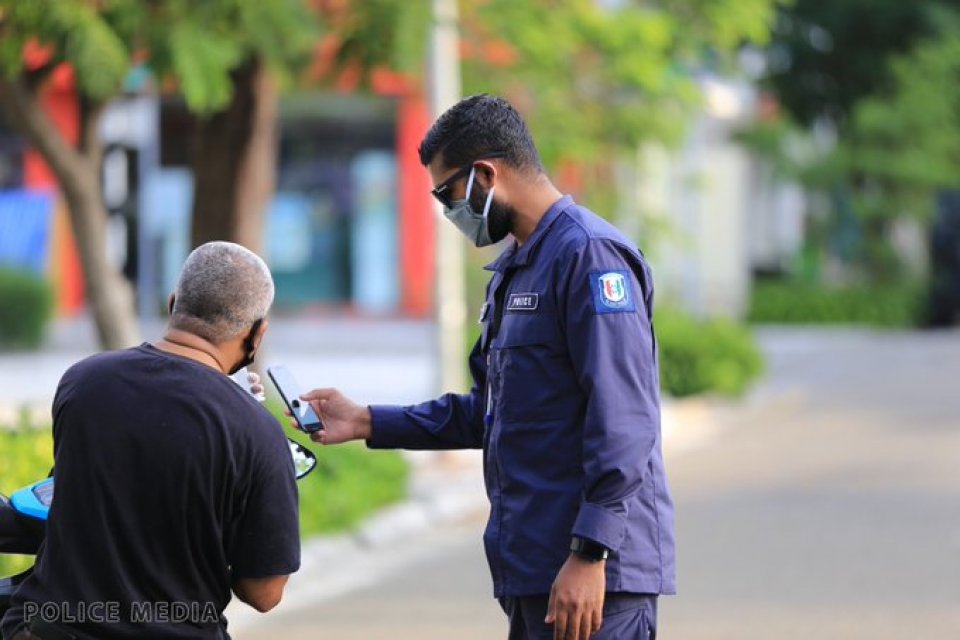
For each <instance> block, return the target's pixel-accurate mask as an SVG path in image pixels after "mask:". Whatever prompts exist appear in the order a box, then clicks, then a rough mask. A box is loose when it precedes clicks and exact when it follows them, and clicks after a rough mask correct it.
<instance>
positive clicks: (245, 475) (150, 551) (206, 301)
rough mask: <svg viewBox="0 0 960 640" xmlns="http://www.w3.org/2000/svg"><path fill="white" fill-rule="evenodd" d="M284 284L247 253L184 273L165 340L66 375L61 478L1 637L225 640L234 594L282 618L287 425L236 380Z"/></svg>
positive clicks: (205, 257) (290, 482)
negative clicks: (278, 609) (277, 286)
mask: <svg viewBox="0 0 960 640" xmlns="http://www.w3.org/2000/svg"><path fill="white" fill-rule="evenodd" d="M273 294H274V289H273V280H272V279H271V277H270V272H269V271H268V269H267V266H266V265H265V264H264V262H263V261H262V260H261V259H260V258H258V257H257V256H256V255H254V254H253V253H251V252H250V251H248V250H247V249H245V248H243V247H241V246H239V245H236V244H231V243H227V242H211V243H209V244H205V245H203V246H201V247H199V248H197V249H196V250H195V251H194V252H193V253H191V254H190V256H189V257H188V258H187V261H186V263H185V264H184V267H183V271H182V273H181V275H180V280H179V282H178V283H177V289H176V292H175V293H174V294H172V295H171V299H170V309H171V319H170V324H169V328H168V330H167V332H166V334H165V335H164V336H163V338H162V339H160V340H158V341H157V342H156V343H155V344H143V345H141V346H139V347H134V348H131V349H126V350H121V351H113V352H108V353H102V354H99V355H95V356H93V357H90V358H87V359H85V360H83V361H81V362H79V363H77V364H76V365H74V366H73V367H71V368H70V369H69V370H68V371H67V372H66V374H64V376H63V378H62V379H61V381H60V385H59V387H58V389H57V393H56V397H55V399H54V402H53V444H54V464H55V475H56V479H57V484H56V492H55V496H54V500H53V505H52V507H51V509H50V515H49V521H48V523H47V537H46V541H45V543H44V546H43V547H41V549H40V552H39V554H38V555H37V562H36V568H35V571H34V573H33V575H32V576H31V577H30V578H29V579H28V580H27V581H26V582H24V583H23V585H21V587H20V589H19V590H18V591H17V593H16V594H15V595H14V597H13V604H12V608H11V609H10V611H9V612H8V613H7V615H6V616H5V617H4V619H3V623H2V631H3V638H4V639H9V638H15V639H17V640H20V639H21V638H23V639H28V638H77V639H79V640H86V639H90V638H97V639H110V638H141V639H142V638H228V637H229V636H228V635H227V631H226V627H227V622H226V620H225V619H224V617H223V610H224V607H226V605H227V603H228V602H229V600H230V597H231V596H230V591H231V588H232V590H233V593H235V594H236V595H237V597H239V598H240V599H241V600H243V601H244V602H246V603H248V604H249V605H251V606H252V607H254V608H255V609H257V610H259V611H267V610H269V609H271V608H273V607H274V606H275V605H276V604H277V603H278V602H279V601H280V598H281V597H282V595H283V588H284V585H285V584H286V581H287V576H288V575H289V574H291V573H293V572H294V571H296V570H297V569H298V568H299V565H300V539H299V528H298V508H297V488H296V483H295V478H294V469H293V462H292V460H291V457H290V450H289V448H288V444H287V440H286V438H285V436H284V434H283V430H282V428H281V427H280V425H279V424H277V422H276V420H274V418H273V417H271V415H270V414H269V413H268V412H267V411H266V410H265V409H263V407H261V406H260V405H259V404H258V403H257V402H256V401H255V400H254V399H253V398H252V397H250V395H248V394H247V392H246V391H245V390H244V389H241V388H240V387H239V386H237V385H236V384H235V383H234V382H233V381H232V380H230V378H229V377H228V375H229V374H231V373H233V372H235V371H237V370H239V369H240V368H242V367H243V366H246V365H247V364H249V363H250V362H252V361H253V357H254V353H255V352H256V350H257V348H258V347H259V345H260V343H261V341H262V340H263V335H264V333H265V332H266V330H267V322H266V320H265V317H266V315H267V311H268V309H269V308H270V305H271V303H272V302H273Z"/></svg>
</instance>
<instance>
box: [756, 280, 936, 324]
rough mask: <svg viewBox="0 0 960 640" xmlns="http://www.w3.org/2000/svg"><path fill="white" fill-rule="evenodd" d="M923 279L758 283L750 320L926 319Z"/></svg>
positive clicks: (843, 321) (847, 321)
mask: <svg viewBox="0 0 960 640" xmlns="http://www.w3.org/2000/svg"><path fill="white" fill-rule="evenodd" d="M924 304H925V291H924V287H923V286H922V285H921V284H919V283H899V284H889V285H880V284H859V285H847V286H844V287H824V286H817V285H813V284H807V283H802V282H796V281H790V280H784V281H776V282H759V283H757V284H756V285H755V286H754V287H753V292H752V294H751V299H750V310H749V312H748V315H747V317H748V320H749V321H750V322H754V323H770V324H864V325H871V326H876V327H912V326H917V325H918V324H920V323H921V322H922V320H923V313H924Z"/></svg>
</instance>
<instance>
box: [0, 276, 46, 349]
mask: <svg viewBox="0 0 960 640" xmlns="http://www.w3.org/2000/svg"><path fill="white" fill-rule="evenodd" d="M52 311H53V293H52V290H51V288H50V285H49V284H48V283H47V281H46V280H43V279H42V278H39V277H37V276H35V275H33V274H32V273H30V272H26V271H18V270H13V269H8V268H0V348H10V347H26V348H30V349H34V348H36V347H38V346H40V342H41V341H42V340H43V333H44V330H45V329H46V327H47V324H48V323H49V322H50V316H51V313H52Z"/></svg>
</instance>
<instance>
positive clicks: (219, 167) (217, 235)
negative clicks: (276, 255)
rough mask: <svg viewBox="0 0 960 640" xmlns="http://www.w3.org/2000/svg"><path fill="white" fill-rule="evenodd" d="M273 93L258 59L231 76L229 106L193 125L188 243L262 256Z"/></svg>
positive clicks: (270, 182)
mask: <svg viewBox="0 0 960 640" xmlns="http://www.w3.org/2000/svg"><path fill="white" fill-rule="evenodd" d="M277 111H278V91H277V86H276V82H275V81H274V79H273V77H272V76H271V74H270V73H269V71H268V70H267V69H266V68H265V67H264V65H263V62H262V61H261V60H260V59H259V58H253V59H251V60H250V61H249V62H248V63H247V64H245V65H243V66H242V67H241V68H239V69H238V70H237V71H235V72H234V73H233V99H232V100H231V101H230V104H229V106H228V107H227V108H226V109H225V110H223V111H220V112H218V113H215V114H213V115H211V116H209V117H206V118H202V119H199V120H198V122H197V127H196V130H195V134H194V148H193V175H194V180H195V186H194V197H193V216H192V227H191V242H192V244H193V246H194V247H196V246H198V245H200V244H203V243H204V242H209V241H211V240H229V241H231V242H237V243H239V244H242V245H244V246H245V247H247V248H248V249H250V250H252V251H254V252H257V253H262V251H263V227H264V218H265V209H266V206H267V203H268V201H269V199H270V197H271V196H272V195H273V192H274V189H275V186H276V153H277Z"/></svg>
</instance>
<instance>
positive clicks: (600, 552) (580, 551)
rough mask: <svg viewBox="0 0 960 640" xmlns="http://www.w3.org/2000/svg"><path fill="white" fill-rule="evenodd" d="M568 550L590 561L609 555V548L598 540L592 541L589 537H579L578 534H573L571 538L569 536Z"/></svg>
mask: <svg viewBox="0 0 960 640" xmlns="http://www.w3.org/2000/svg"><path fill="white" fill-rule="evenodd" d="M570 551H572V552H573V553H575V554H577V556H578V557H580V558H583V559H584V560H589V561H590V562H600V561H601V560H606V559H607V558H608V557H609V556H610V550H609V549H607V548H606V547H605V546H603V545H602V544H600V543H599V542H594V541H593V540H590V539H589V538H581V537H580V536H573V538H571V540H570Z"/></svg>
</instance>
